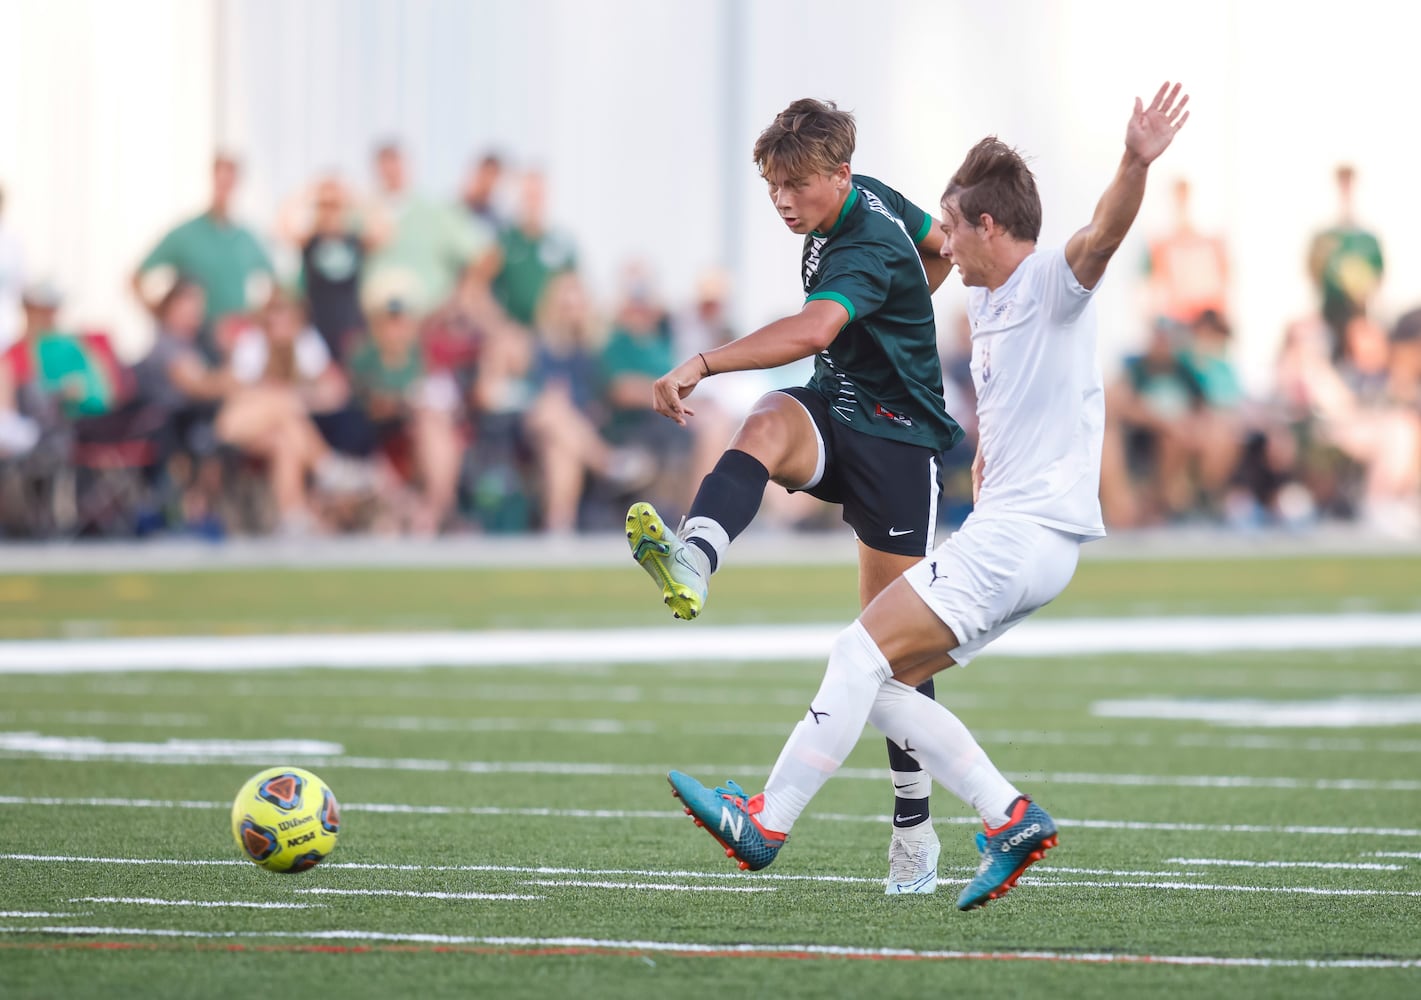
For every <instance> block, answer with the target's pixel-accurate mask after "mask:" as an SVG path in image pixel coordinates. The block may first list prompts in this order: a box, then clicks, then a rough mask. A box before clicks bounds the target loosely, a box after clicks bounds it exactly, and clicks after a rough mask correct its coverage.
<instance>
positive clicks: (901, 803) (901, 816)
mask: <svg viewBox="0 0 1421 1000" xmlns="http://www.w3.org/2000/svg"><path fill="white" fill-rule="evenodd" d="M918 691H920V692H921V693H922V694H925V695H927V696H928V697H929V698H932V697H934V696H935V694H936V689H935V688H934V686H933V682H932V678H928V679H927V680H925V681H923V683H921V684H919V685H918ZM885 742H887V744H888V767H889V770H890V771H891V772H892V775H893V790H894V792H895V794H894V796H893V826H894V827H895V828H896V829H900V830H903V829H907V828H908V827H911V826H917V825H919V824H920V823H926V822H927V821H928V819H929V817H930V816H931V815H932V814H931V812H930V811H929V809H928V795H929V793H930V792H931V790H932V778H930V777H928V774H927V772H926V771H924V770H923V769H922V765H920V764H919V763H918V762H917V760H916V759H915V758H914V757H913V756H912V754H911V753H910V752H909V751H911V750H912V747H900V746H899V745H898V744H896V743H894V742H893V741H892V740H886V741H885Z"/></svg>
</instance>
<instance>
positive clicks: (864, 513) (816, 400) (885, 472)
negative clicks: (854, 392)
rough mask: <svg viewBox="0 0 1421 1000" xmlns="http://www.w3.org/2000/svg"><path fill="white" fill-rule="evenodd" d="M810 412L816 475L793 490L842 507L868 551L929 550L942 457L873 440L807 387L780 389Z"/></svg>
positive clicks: (904, 552) (917, 552) (924, 552)
mask: <svg viewBox="0 0 1421 1000" xmlns="http://www.w3.org/2000/svg"><path fill="white" fill-rule="evenodd" d="M780 392H783V393H784V394H785V395H787V396H792V397H793V398H794V399H795V400H796V401H798V402H799V404H800V405H801V406H803V407H804V408H805V410H807V411H808V412H809V416H810V417H811V418H812V419H813V420H814V427H815V430H816V432H817V434H818V437H819V446H820V461H819V475H818V476H817V477H816V478H815V479H814V480H813V481H812V482H808V483H805V484H803V485H802V486H799V487H797V488H796V489H792V490H791V492H799V491H802V492H804V493H808V494H809V495H810V496H812V497H818V498H819V499H820V500H825V501H827V502H829V503H836V504H840V505H842V506H843V508H844V523H845V524H847V525H848V526H849V527H851V528H853V529H854V534H856V535H858V538H859V541H861V542H863V543H864V544H865V545H867V546H868V547H869V548H871V549H877V550H878V551H880V552H891V553H893V554H895V555H901V556H925V555H927V554H928V553H929V552H931V551H932V550H933V541H934V538H933V536H934V533H935V531H936V529H937V504H938V498H939V496H940V494H941V492H942V479H941V475H942V461H941V458H940V456H941V452H937V451H934V450H933V449H932V448H928V447H925V446H923V445H918V444H907V443H906V442H903V441H893V440H891V439H889V438H881V437H874V436H873V435H871V434H864V433H863V432H862V431H856V430H854V429H853V428H852V427H849V426H847V425H846V424H842V423H840V422H839V421H837V420H835V419H834V418H833V416H831V415H830V413H829V404H828V402H827V401H826V400H825V399H824V397H823V396H821V395H819V393H817V392H815V391H814V390H813V389H810V388H808V387H807V386H796V387H794V388H791V389H781V390H780Z"/></svg>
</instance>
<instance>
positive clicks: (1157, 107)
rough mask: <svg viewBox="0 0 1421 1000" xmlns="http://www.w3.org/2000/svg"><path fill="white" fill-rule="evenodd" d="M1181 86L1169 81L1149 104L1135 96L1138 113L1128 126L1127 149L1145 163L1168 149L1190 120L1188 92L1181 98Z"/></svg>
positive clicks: (1133, 115)
mask: <svg viewBox="0 0 1421 1000" xmlns="http://www.w3.org/2000/svg"><path fill="white" fill-rule="evenodd" d="M1180 86H1181V85H1180V84H1178V83H1176V84H1175V85H1174V86H1173V87H1172V88H1171V87H1170V85H1169V81H1167V80H1166V81H1165V82H1164V83H1163V84H1161V85H1160V89H1159V91H1158V92H1157V93H1156V94H1155V99H1154V100H1153V101H1151V102H1150V106H1149V107H1145V104H1144V102H1143V101H1141V100H1140V99H1139V98H1138V97H1137V98H1135V113H1134V114H1132V115H1131V116H1130V124H1129V125H1128V126H1127V127H1126V129H1125V148H1126V149H1127V150H1129V151H1130V152H1131V153H1133V154H1135V155H1136V156H1138V157H1139V158H1140V160H1141V161H1142V162H1143V163H1144V164H1145V165H1146V166H1148V165H1149V164H1151V163H1153V162H1154V160H1155V159H1156V158H1157V157H1158V156H1159V155H1160V154H1161V153H1163V152H1164V151H1165V150H1166V149H1168V148H1169V144H1170V143H1171V142H1173V141H1174V133H1176V132H1178V131H1179V130H1180V129H1181V128H1183V127H1184V123H1185V122H1187V121H1188V120H1189V112H1188V111H1187V110H1185V106H1186V105H1187V104H1188V103H1189V95H1188V94H1185V95H1184V96H1183V97H1182V98H1181V97H1180V96H1179V89H1180Z"/></svg>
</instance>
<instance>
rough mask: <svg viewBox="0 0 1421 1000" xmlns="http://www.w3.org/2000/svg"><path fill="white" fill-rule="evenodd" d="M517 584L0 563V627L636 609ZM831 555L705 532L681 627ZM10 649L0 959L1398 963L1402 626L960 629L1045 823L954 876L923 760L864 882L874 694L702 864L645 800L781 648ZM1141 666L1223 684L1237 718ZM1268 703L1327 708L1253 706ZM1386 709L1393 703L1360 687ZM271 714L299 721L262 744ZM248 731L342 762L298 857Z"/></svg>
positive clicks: (461, 576) (417, 619)
mask: <svg viewBox="0 0 1421 1000" xmlns="http://www.w3.org/2000/svg"><path fill="white" fill-rule="evenodd" d="M1419 581H1421V560H1417V559H1414V558H1413V559H1400V558H1398V559H1384V558H1367V559H1362V558H1358V559H1345V558H1329V559H1279V560H1266V559H1249V560H1244V561H1239V562H1236V563H1230V562H1227V561H1220V560H1191V561H1185V562H1174V563H1149V562H1144V563H1140V562H1105V561H1099V562H1094V561H1089V560H1088V561H1087V562H1086V563H1084V564H1083V565H1082V567H1081V570H1080V573H1079V574H1078V576H1077V579H1076V581H1075V582H1074V583H1073V584H1072V586H1071V588H1070V589H1069V590H1068V591H1067V594H1066V595H1065V596H1063V597H1062V598H1061V599H1060V600H1059V601H1058V602H1057V603H1056V604H1054V605H1053V606H1051V607H1050V608H1048V609H1046V611H1045V612H1043V615H1042V618H1043V620H1047V619H1049V620H1054V621H1058V622H1059V621H1064V620H1067V619H1073V618H1084V617H1098V618H1101V619H1111V618H1113V619H1115V620H1117V621H1130V620H1137V619H1139V618H1140V617H1142V616H1146V615H1149V616H1171V615H1174V616H1178V615H1183V614H1189V615H1221V616H1222V615H1238V614H1244V613H1248V614H1276V615H1283V614H1287V615H1316V616H1327V615H1332V614H1337V613H1343V612H1357V611H1371V612H1378V611H1379V612H1397V613H1409V614H1411V615H1415V614H1416V613H1417V612H1418V611H1421V586H1418V582H1419ZM545 583H546V574H543V573H531V572H528V573H523V572H512V571H504V572H499V571H492V570H481V571H455V570H438V571H421V570H412V569H411V570H399V571H390V570H384V571H378V572H374V571H352V570H310V571H258V570H245V571H241V572H231V573H212V574H193V573H183V574H178V573H170V574H151V575H150V574H124V575H115V576H102V575H72V576H71V575H35V576H8V577H7V576H0V636H3V637H4V638H7V639H12V640H13V639H21V638H37V637H55V636H83V637H88V638H93V637H104V636H123V635H142V634H158V635H168V634H188V635H213V636H217V635H225V634H244V633H245V634H268V633H269V634H281V633H291V632H331V633H339V632H349V631H359V630H386V631H388V630H403V631H416V630H437V629H448V628H514V627H516V628H535V627H544V628H547V627H551V628H601V627H604V626H605V627H612V626H626V625H628V624H638V623H643V622H649V623H653V624H656V625H658V626H659V625H661V624H663V623H662V620H661V609H660V608H659V606H657V605H656V602H655V599H654V598H651V597H649V595H648V593H647V589H646V580H645V579H644V578H643V577H642V576H641V575H640V574H639V573H638V571H636V569H635V567H630V566H628V567H627V568H626V569H625V570H622V569H608V570H595V569H589V570H583V571H578V572H576V573H574V574H571V576H570V577H569V579H567V580H566V581H565V583H566V585H565V586H562V587H559V588H558V593H557V594H556V596H555V597H550V596H549V595H548V594H547V593H546V588H545V586H541V585H540V584H545ZM852 595H853V573H852V569H851V568H849V567H838V568H835V567H829V568H826V567H817V568H813V569H807V568H784V569H779V570H775V569H766V568H758V567H757V568H754V569H749V568H744V569H738V570H737V569H733V568H732V569H728V570H727V571H726V573H724V574H722V575H721V576H719V577H717V590H716V593H715V595H714V597H713V599H712V600H713V604H712V611H710V612H708V614H707V616H706V619H705V620H704V621H702V622H698V623H695V624H693V625H688V626H685V627H686V628H689V629H700V628H704V629H706V630H707V634H710V630H713V629H714V628H715V627H716V626H718V625H727V624H747V623H775V622H784V623H795V622H806V621H814V622H838V621H843V622H847V621H848V620H849V618H851V617H852V614H853V611H854V608H853V596H852ZM1100 627H1101V628H1102V629H1108V628H1109V627H1110V622H1109V621H1104V620H1102V622H1101V624H1100ZM1204 627H1207V625H1205V626H1204ZM1298 627H1299V628H1315V629H1317V630H1319V632H1321V631H1322V630H1325V629H1326V628H1327V627H1328V626H1327V619H1326V617H1318V618H1317V619H1316V620H1315V621H1314V622H1309V623H1307V624H1306V625H1304V624H1302V623H1298ZM337 640H339V641H341V642H345V641H346V640H345V638H344V637H339V636H333V637H332V642H336V641H337ZM221 641H222V640H221V639H213V640H212V642H213V643H214V644H218V643H221ZM335 648H336V647H335V646H332V649H333V650H334V649H335ZM4 656H5V646H4V645H3V644H0V831H3V834H4V835H3V837H0V845H3V846H0V854H3V855H5V859H4V863H5V866H6V867H5V869H4V870H5V874H6V878H5V888H4V889H3V890H2V891H0V996H3V997H6V998H8V997H31V996H33V997H54V996H81V995H82V996H89V995H97V996H127V995H131V996H173V997H196V996H202V997H208V996H244V997H250V996H252V995H254V994H256V993H257V992H258V991H260V992H261V993H262V994H263V995H265V994H275V993H277V992H280V993H283V994H284V993H288V992H306V991H310V990H313V989H322V990H326V991H330V992H332V993H336V994H338V995H344V996H351V997H357V996H359V997H363V996H372V997H373V996H382V997H385V996H407V995H408V996H415V995H418V996H431V995H465V996H466V995H476V996H481V995H490V996H492V995H509V996H538V997H541V996H551V995H557V994H558V993H566V994H568V995H576V996H587V997H601V996H607V997H613V996H615V997H641V996H655V997H660V996H670V995H676V994H685V995H690V994H692V993H693V992H704V993H711V994H715V995H722V994H724V995H748V996H754V997H758V996H781V997H790V996H806V997H808V996H860V995H865V994H869V993H873V994H875V995H878V996H882V997H897V996H920V995H931V996H940V995H945V994H947V993H948V992H949V991H951V992H952V993H959V992H960V993H963V994H969V995H970V994H975V995H979V996H989V995H1005V996H1012V995H1018V994H1022V995H1025V994H1026V993H1027V991H1033V992H1034V993H1035V994H1037V995H1048V996H1050V995H1056V996H1089V995H1098V994H1106V993H1112V994H1115V995H1117V996H1136V995H1180V996H1200V995H1218V994H1222V993H1224V992H1230V993H1235V994H1239V995H1243V996H1250V997H1252V996H1278V997H1284V996H1286V997H1297V996H1329V997H1336V996H1343V997H1350V996H1357V997H1362V996H1366V997H1378V996H1382V997H1390V996H1397V997H1400V996H1414V995H1421V769H1418V768H1417V765H1416V761H1417V760H1419V759H1421V724H1418V723H1417V722H1416V721H1415V714H1414V712H1412V714H1411V715H1409V716H1406V715H1405V714H1404V710H1406V709H1407V707H1408V706H1414V705H1415V704H1416V702H1417V701H1418V700H1421V651H1418V650H1417V649H1405V648H1402V649H1366V648H1361V649H1340V650H1332V651H1315V652H1248V653H1213V654H1208V655H1201V654H1194V653H1190V652H1188V651H1187V649H1182V650H1179V651H1176V652H1167V653H1153V654H1149V655H1141V654H1112V655H1089V656H1088V655H1062V656H1057V657H1051V658H1021V657H993V656H992V655H991V654H990V653H987V654H984V655H983V656H982V657H981V658H980V659H979V660H978V661H977V663H976V664H974V665H973V666H972V667H971V668H970V669H968V670H965V671H949V672H948V673H947V674H944V675H942V676H941V677H940V679H939V691H940V699H941V700H942V701H943V702H944V703H945V704H947V705H949V707H951V708H953V709H954V711H956V712H957V713H958V714H959V715H960V716H961V717H962V718H963V720H964V721H965V722H966V723H967V724H968V725H969V726H971V727H972V728H973V730H974V732H976V733H977V734H978V736H979V738H980V739H981V741H982V743H983V744H984V746H986V747H987V749H988V750H989V752H991V753H992V754H993V756H994V758H995V759H996V761H997V763H998V764H999V765H1000V766H1001V767H1002V769H1003V770H1004V771H1006V772H1008V773H1009V774H1010V775H1011V776H1013V777H1014V778H1015V779H1016V780H1017V781H1018V783H1019V784H1021V786H1022V787H1023V788H1024V789H1025V790H1027V791H1030V792H1031V793H1033V794H1034V795H1036V797H1037V798H1038V800H1039V801H1040V802H1041V803H1042V804H1043V805H1044V806H1045V807H1046V808H1047V809H1049V810H1050V811H1051V812H1052V813H1053V814H1054V815H1055V816H1056V817H1057V819H1058V821H1059V823H1060V827H1061V846H1060V847H1059V848H1058V849H1057V850H1055V851H1053V852H1052V853H1051V855H1050V856H1049V858H1048V859H1047V861H1046V862H1043V863H1042V864H1040V865H1038V866H1037V867H1035V868H1033V869H1032V870H1031V872H1030V874H1029V875H1028V876H1027V877H1025V878H1023V879H1022V881H1021V883H1020V885H1019V887H1018V888H1017V889H1016V890H1014V891H1013V892H1012V893H1011V894H1010V895H1009V896H1007V897H1006V898H1005V899H1003V900H1000V901H998V902H995V903H993V904H992V905H991V906H990V907H989V908H988V909H986V910H984V911H978V912H974V913H966V914H964V913H959V912H957V911H956V910H955V909H954V907H953V906H952V902H953V900H954V898H955V896H956V891H957V888H958V887H959V886H960V885H961V884H962V883H963V882H965V881H966V879H967V878H968V877H969V875H970V874H971V871H972V870H973V869H974V868H975V854H974V851H973V848H972V845H971V834H972V830H973V827H972V826H971V825H969V824H968V823H967V820H968V817H967V815H966V811H965V810H964V808H963V807H962V806H961V805H960V804H958V803H957V802H956V801H955V800H954V801H949V799H948V797H947V796H946V795H939V796H938V797H937V798H936V799H935V812H936V813H937V815H938V817H939V818H938V830H939V832H940V834H941V836H942V839H943V857H942V869H941V872H942V880H943V881H942V888H941V889H940V890H939V892H938V894H937V895H936V896H933V897H923V898H898V899H890V898H886V897H884V896H883V895H882V888H881V879H882V877H883V875H884V873H885V871H886V862H885V852H886V848H887V840H888V834H887V823H886V818H885V815H884V814H886V813H887V812H888V810H889V809H890V807H891V805H892V799H891V788H889V784H888V781H887V779H886V777H885V776H884V775H883V773H882V772H881V768H883V766H884V757H883V751H882V744H881V742H880V741H879V740H878V739H877V738H876V737H873V736H872V735H871V734H870V735H869V736H867V737H866V738H865V739H864V740H863V742H862V743H861V744H860V746H859V748H858V749H857V750H856V751H855V753H854V755H853V757H852V758H851V759H850V760H849V761H848V763H847V765H846V769H845V772H844V773H843V774H842V775H841V776H839V777H838V778H836V779H835V780H833V781H831V782H830V784H829V785H828V786H827V787H826V789H825V790H824V792H823V793H822V795H821V796H820V797H819V798H818V799H816V800H815V801H814V803H813V804H812V806H811V807H810V810H809V811H808V813H806V815H805V817H804V818H803V819H802V820H801V822H800V823H799V825H798V826H797V827H796V828H795V831H794V836H793V838H792V841H791V844H790V846H789V847H787V848H786V849H785V851H784V852H783V854H782V855H781V857H780V859H779V860H778V861H777V862H776V863H775V865H774V866H773V867H772V868H770V869H768V870H767V871H766V872H765V873H762V874H759V875H746V874H742V873H738V872H735V871H734V869H733V868H732V867H731V864H730V862H728V861H727V860H726V859H725V858H724V857H723V856H722V855H721V854H720V852H719V849H718V847H717V846H716V845H715V844H714V843H713V842H712V841H711V840H710V838H709V837H707V836H706V835H705V834H704V833H703V832H701V831H699V830H696V829H694V828H693V827H692V825H691V823H690V821H689V819H688V818H687V817H685V816H684V815H682V814H681V813H680V811H679V810H678V809H676V808H675V806H674V803H673V800H672V799H671V797H670V794H669V789H668V788H667V787H666V784H665V781H664V779H663V777H662V776H663V774H664V772H665V770H666V769H667V768H669V767H679V768H682V769H685V770H689V771H691V773H693V774H696V775H697V776H698V777H701V778H703V779H706V780H708V781H713V780H721V779H723V778H725V777H727V776H731V777H735V778H736V779H737V780H739V781H741V782H742V783H743V784H745V785H746V787H747V788H750V789H751V790H752V791H753V790H756V789H758V787H759V786H760V784H761V783H763V780H764V776H765V774H766V773H767V771H768V769H769V766H770V764H771V763H772V762H773V759H774V756H775V754H776V753H777V752H778V749H779V747H780V745H781V743H782V741H783V738H784V735H785V734H786V733H787V732H788V730H789V728H790V727H791V726H792V725H793V724H794V722H795V721H796V720H797V719H798V717H799V716H800V714H801V713H802V711H803V706H804V704H805V703H806V702H807V700H808V699H809V697H810V696H811V695H812V693H813V691H814V689H815V687H816V686H817V684H818V679H819V676H820V673H821V671H822V664H821V663H819V662H817V661H816V660H813V659H809V658H802V659H796V660H791V661H773V662H755V661H751V662H739V661H724V660H702V661H697V662H686V661H681V662H674V663H664V664H633V663H625V662H616V660H615V658H614V657H613V658H604V657H598V658H596V659H595V660H589V662H581V663H562V664H553V665H529V666H521V667H516V668H498V667H480V668H462V669H455V668H422V669H407V670H394V669H364V670H360V671H350V672H346V671H338V670H330V669H312V668H305V669H299V670H296V669H271V670H263V671H253V672H233V673H228V672H213V673H200V674H199V673H189V672H162V673H156V672H142V671H139V672H126V673H114V674H91V673H77V674H67V675H45V674H34V673H27V674H22V673H5V672H4V669H3V667H4ZM1141 700H1145V701H1146V702H1148V704H1150V705H1155V706H1165V707H1169V706H1174V707H1176V708H1178V707H1179V706H1184V708H1186V709H1191V710H1192V709H1194V708H1200V707H1201V706H1202V708H1205V709H1217V708H1219V707H1221V706H1227V705H1235V706H1236V705H1239V704H1242V705H1243V706H1244V716H1245V717H1244V719H1243V720H1242V721H1243V723H1244V724H1241V725H1240V724H1234V725H1223V724H1218V723H1214V722H1209V721H1207V720H1206V719H1205V718H1199V717H1194V718H1175V719H1160V718H1150V717H1143V716H1142V715H1141V714H1140V713H1139V712H1137V711H1135V710H1134V709H1132V708H1131V703H1132V702H1139V701H1141ZM1288 706H1292V707H1293V708H1300V707H1301V708H1312V709H1319V708H1326V709H1329V710H1330V709H1338V708H1339V707H1340V708H1342V709H1347V710H1348V711H1350V712H1352V716H1351V717H1345V718H1344V717H1342V716H1340V715H1338V714H1336V713H1335V712H1334V713H1333V714H1331V715H1328V714H1327V713H1326V712H1323V713H1321V715H1320V716H1309V717H1307V718H1302V719H1293V720H1292V721H1293V723H1294V724H1292V725H1279V724H1277V723H1279V722H1282V721H1287V720H1283V719H1281V718H1280V717H1279V715H1278V712H1279V711H1280V710H1281V709H1283V708H1285V707H1288ZM1388 709H1401V710H1403V715H1402V716H1401V717H1402V718H1409V719H1410V721H1407V722H1403V723H1402V724H1395V725H1385V726H1383V725H1376V724H1372V723H1375V722H1377V721H1378V720H1379V717H1380V716H1381V715H1383V714H1384V713H1385V712H1386V711H1387V710H1388ZM1184 714H1186V715H1187V714H1189V713H1188V712H1185V713H1184ZM1196 714H1198V715H1207V713H1203V712H1201V713H1196ZM1339 722H1351V723H1354V724H1350V725H1338V724H1336V723H1339ZM1324 723H1329V724H1324ZM278 740H284V741H303V742H301V743H294V744H291V745H289V746H288V747H287V748H286V749H285V750H282V751H279V753H281V754H282V756H280V757H279V758H274V757H273V755H272V752H271V751H270V749H269V748H270V747H271V745H272V744H271V742H270V741H278ZM267 764H294V765H300V766H305V767H309V768H311V769H312V770H315V771H316V772H317V773H319V774H320V775H321V776H322V777H323V778H324V779H325V780H326V781H328V782H329V783H330V784H331V785H332V787H333V788H334V789H335V791H336V793H337V795H339V796H340V797H341V800H342V802H343V805H344V810H343V818H344V827H343V830H342V840H341V844H340V847H339V849H338V850H337V851H336V853H335V855H334V856H333V857H332V858H331V859H330V860H329V862H327V863H326V864H323V865H322V866H320V867H318V868H317V869H315V870H313V871H311V872H307V873H305V874H302V875H298V876H278V875H273V874H269V873H267V872H264V871H261V870H259V869H257V868H255V867H254V866H252V865H250V864H247V863H246V862H243V861H240V860H239V859H238V856H237V851H236V847H235V845H234V844H233V843H232V841H231V837H230V832H229V828H228V809H229V804H230V800H231V797H232V796H233V795H234V794H235V793H236V791H237V789H238V787H239V786H240V785H241V784H242V782H243V781H244V780H245V779H246V778H247V777H248V776H249V775H250V774H252V773H254V772H255V771H257V770H259V769H260V768H261V767H262V766H264V765H267ZM21 856H23V857H21ZM482 897H499V898H482ZM503 897H511V898H503ZM1176 960H1179V961H1176ZM1045 991H1051V992H1045Z"/></svg>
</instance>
